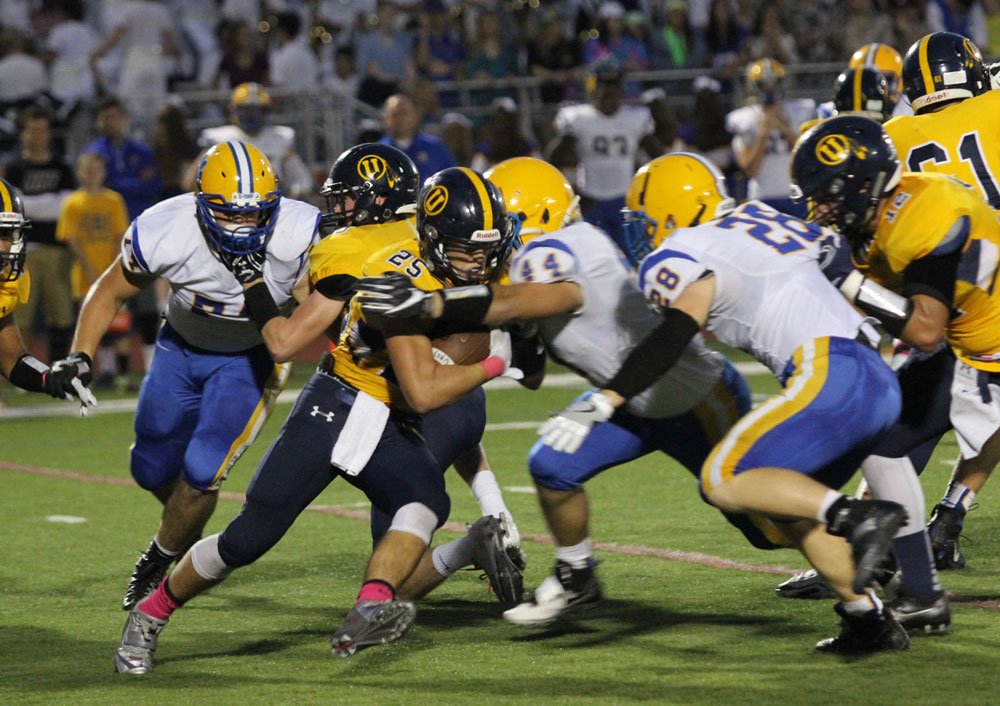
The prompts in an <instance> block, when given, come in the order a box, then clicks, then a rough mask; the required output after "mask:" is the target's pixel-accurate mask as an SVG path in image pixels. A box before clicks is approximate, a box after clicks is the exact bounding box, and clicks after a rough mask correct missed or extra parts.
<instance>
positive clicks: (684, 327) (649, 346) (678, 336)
mask: <svg viewBox="0 0 1000 706" xmlns="http://www.w3.org/2000/svg"><path fill="white" fill-rule="evenodd" d="M699 330H701V327H700V326H699V325H698V322H697V321H695V320H694V319H693V318H691V316H689V315H688V314H686V313H685V312H683V311H680V310H679V309H667V310H666V311H665V312H664V314H663V322H662V323H661V324H660V325H659V326H657V327H656V328H655V329H653V330H652V332H650V334H649V335H648V336H646V337H645V338H644V339H642V341H641V342H640V343H639V345H637V346H636V347H635V348H634V349H633V350H632V352H631V353H629V354H628V358H626V359H625V362H624V363H622V367H621V368H620V369H619V371H618V374H617V375H615V377H614V378H613V379H612V380H611V382H609V383H608V384H607V386H606V387H607V389H608V390H612V391H613V392H617V393H618V394H619V395H621V396H622V397H624V398H625V399H629V398H630V397H634V396H635V395H638V394H639V393H640V392H642V391H643V390H645V389H646V388H647V387H649V386H650V385H652V384H653V383H654V382H656V381H657V380H659V379H660V378H661V377H663V375H665V374H666V372H667V371H668V370H670V369H671V368H672V367H674V364H675V363H676V362H677V360H678V359H679V358H680V357H681V353H683V352H684V349H685V348H686V347H687V345H688V343H690V342H691V339H692V338H694V337H695V335H696V334H697V333H698V331H699Z"/></svg>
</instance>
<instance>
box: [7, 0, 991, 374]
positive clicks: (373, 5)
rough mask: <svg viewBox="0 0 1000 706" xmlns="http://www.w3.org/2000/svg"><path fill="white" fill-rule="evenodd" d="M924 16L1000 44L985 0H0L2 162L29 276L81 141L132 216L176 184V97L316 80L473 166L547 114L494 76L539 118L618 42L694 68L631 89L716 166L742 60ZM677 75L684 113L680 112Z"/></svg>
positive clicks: (49, 251) (181, 121) (388, 136)
mask: <svg viewBox="0 0 1000 706" xmlns="http://www.w3.org/2000/svg"><path fill="white" fill-rule="evenodd" d="M938 30H947V31H954V32H958V33H961V34H964V35H966V36H969V37H970V38H971V39H972V40H973V41H975V42H976V43H977V45H979V46H980V47H981V48H982V49H983V51H984V53H985V54H987V55H990V56H996V55H1000V0H505V1H502V2H501V1H499V0H215V1H214V2H213V1H206V0H161V1H157V0H86V1H85V0H0V174H2V175H4V176H6V177H7V178H9V179H11V180H12V181H13V182H14V183H15V185H16V186H18V187H20V188H21V189H22V190H24V192H25V194H26V197H28V198H26V203H31V204H33V208H35V209H36V211H37V213H36V215H35V216H34V219H35V222H36V230H35V231H34V232H33V234H32V239H33V241H34V245H33V246H32V250H33V252H34V253H35V254H34V256H33V257H32V258H31V259H33V260H34V263H31V262H29V267H31V268H33V272H32V274H33V275H34V274H35V271H37V272H38V275H39V278H40V279H42V273H43V271H45V269H46V268H49V269H53V268H55V269H57V270H59V271H60V272H62V271H64V270H66V271H68V269H67V268H68V267H69V264H68V263H69V259H68V258H67V252H68V250H67V242H68V243H69V244H70V245H72V244H73V242H74V240H73V239H74V238H80V237H83V235H82V234H81V233H76V234H70V236H68V238H69V240H68V241H64V240H63V239H62V238H61V237H58V238H57V237H56V236H55V229H56V225H57V223H58V221H59V217H60V206H59V202H61V200H63V199H65V197H66V196H67V195H68V194H69V193H71V191H72V189H74V188H76V187H77V186H78V185H79V186H81V187H83V188H85V189H89V191H88V193H91V194H92V195H94V194H98V191H97V187H95V186H94V185H90V186H86V185H83V183H82V182H78V181H77V179H75V178H74V176H73V168H72V165H73V164H74V163H76V162H77V157H78V156H79V155H81V154H83V153H93V154H96V155H98V156H99V160H98V162H99V164H98V163H96V162H95V163H93V164H91V163H90V162H88V163H87V164H86V165H85V166H87V167H88V168H89V171H90V172H94V173H97V172H100V173H102V174H106V177H105V180H104V184H105V186H106V187H107V188H108V189H111V190H113V191H115V192H118V193H119V194H121V195H122V196H123V197H124V203H125V205H126V207H127V210H128V216H129V217H130V218H131V217H134V216H135V215H137V213H138V212H139V211H141V210H142V208H144V207H145V206H147V205H149V204H151V203H154V202H156V201H158V200H160V199H162V198H166V197H168V196H171V195H174V194H177V193H179V192H180V191H182V190H184V188H185V187H188V188H189V184H186V183H185V174H187V175H190V173H191V171H192V164H193V163H194V162H195V160H196V159H197V156H198V152H199V149H198V146H197V135H196V134H192V131H191V130H189V129H188V128H187V127H186V120H189V119H190V118H191V117H192V116H191V114H190V111H189V109H188V107H186V106H185V103H184V101H183V100H180V99H179V98H178V97H177V94H178V93H182V94H183V93H185V92H187V91H197V90H199V89H209V90H212V89H214V90H218V91H220V92H226V93H227V94H228V91H229V90H231V89H232V88H234V87H235V86H237V85H240V84H244V83H246V82H254V83H257V84H260V85H261V86H264V87H268V88H272V89H273V88H278V89H279V92H281V91H284V92H285V93H287V92H289V91H291V92H294V91H300V90H301V91H313V92H315V91H317V90H325V91H328V92H331V93H336V94H341V95H343V96H345V97H346V96H349V97H350V98H352V99H356V100H358V101H361V102H363V103H367V104H369V105H371V106H373V107H374V108H377V109H379V110H380V111H381V114H382V115H383V120H382V121H380V122H371V121H358V122H357V124H355V125H353V126H352V128H354V131H353V133H352V134H351V138H352V139H358V140H363V139H370V140H377V139H385V140H386V141H388V142H390V143H393V144H399V145H400V146H402V147H404V148H405V149H407V151H408V152H411V153H412V154H413V155H414V157H415V159H416V160H417V161H418V165H419V166H420V168H421V171H422V172H423V171H428V173H430V172H432V171H434V170H435V169H436V168H437V166H436V165H439V164H444V163H445V162H447V163H449V164H450V163H455V162H457V163H459V164H464V165H473V166H475V167H476V168H479V169H485V168H487V167H488V166H490V165H491V164H494V163H496V162H498V161H500V160H502V159H504V158H506V157H511V156H517V155H519V154H533V155H540V154H543V153H544V151H545V150H544V147H545V145H546V143H547V142H548V141H549V139H550V137H551V133H548V134H547V133H546V128H547V127H549V128H550V127H551V120H547V126H546V125H542V124H535V125H534V126H533V131H534V132H533V134H531V131H530V130H529V131H528V133H526V132H525V127H526V125H525V123H524V121H522V120H520V117H521V110H520V106H519V105H518V103H517V102H516V101H517V100H518V99H519V98H521V97H523V94H519V93H518V92H517V91H516V90H515V89H514V88H513V87H512V85H511V82H510V81H508V79H520V78H524V77H532V78H534V79H535V80H536V81H537V86H536V88H535V91H534V93H533V94H532V95H533V97H534V100H535V101H536V102H539V103H540V104H542V105H544V106H549V107H550V111H549V112H548V113H547V114H546V115H547V116H548V117H550V116H551V115H553V114H554V113H555V110H556V108H557V107H558V106H559V105H560V104H563V103H566V102H573V101H584V100H586V97H585V94H584V91H583V88H582V84H583V81H582V79H583V77H584V75H585V73H586V67H588V66H589V65H592V63H593V62H595V61H599V60H601V59H604V58H607V57H614V58H615V59H617V61H618V62H619V63H620V64H621V65H622V66H624V67H625V68H626V70H628V71H629V72H636V71H645V70H670V69H695V70H702V73H703V74H704V75H702V76H700V77H698V78H697V79H693V80H692V79H690V78H684V79H683V81H681V82H680V83H678V81H671V82H665V83H662V84H661V85H660V86H659V87H658V88H654V89H653V90H652V91H646V92H645V93H643V92H642V90H641V88H648V87H649V86H641V87H640V86H639V85H638V84H633V83H630V84H629V85H628V86H626V94H627V98H628V100H629V101H630V102H634V103H638V102H642V103H644V104H646V105H647V106H649V107H650V109H651V111H652V113H653V116H654V118H655V123H656V133H655V134H656V137H657V138H658V139H659V140H660V142H662V143H663V144H664V145H666V146H667V147H668V148H674V149H678V148H681V149H683V148H686V149H692V150H697V151H699V152H702V153H704V154H709V155H712V156H713V158H716V161H718V162H719V163H720V164H723V165H724V164H726V162H727V159H728V160H729V161H730V162H731V161H732V160H731V157H729V158H727V157H726V155H725V153H726V152H727V150H729V140H730V136H729V135H728V134H727V133H726V131H725V115H726V113H727V112H728V111H729V110H731V109H733V108H735V107H737V106H736V104H735V100H736V96H737V95H738V91H734V90H733V89H734V87H737V86H738V85H739V82H740V78H741V76H742V72H743V69H744V67H745V66H746V65H747V63H748V62H750V61H752V60H754V59H758V58H763V57H769V58H774V59H778V60H779V61H781V62H783V63H785V64H796V63H799V62H834V63H841V64H846V62H847V60H848V58H849V56H850V55H851V53H852V52H853V51H854V50H855V49H857V48H858V47H859V46H862V45H864V44H865V43H868V42H876V41H878V42H884V43H887V44H890V45H892V46H894V47H896V48H897V49H899V50H900V51H901V52H905V50H906V49H907V47H909V46H910V44H911V43H912V42H913V41H915V40H916V39H918V38H919V37H921V36H923V35H924V34H926V33H928V32H931V31H938ZM685 76H690V74H685ZM677 90H683V91H684V92H685V93H686V95H687V96H688V97H689V98H691V101H690V102H689V103H688V106H690V105H691V103H693V110H691V109H690V108H689V109H688V110H678V109H677V107H676V105H675V103H674V100H673V96H674V95H676V91H677ZM224 105H225V102H220V109H219V110H218V112H217V113H216V117H218V119H219V122H220V123H224V122H225V121H226V116H225V113H224V111H223V110H222V107H223V106H224ZM469 107H472V108H474V109H475V110H471V111H465V110H463V109H464V108H469ZM201 117H204V116H201ZM313 166H315V165H313ZM78 171H79V170H78ZM43 176H44V178H42V177H43ZM314 176H316V177H317V178H320V177H321V176H322V175H321V174H319V173H318V172H317V174H316V175H314ZM29 177H30V178H29ZM19 182H23V183H19ZM94 232H95V233H96V232H97V231H96V230H95V231H94ZM94 237H95V238H96V237H97V236H94ZM69 249H70V250H72V252H73V253H76V254H78V253H79V251H80V248H79V247H77V246H76V245H72V247H71V248H69ZM78 264H79V263H78ZM84 269H85V270H87V271H86V274H87V275H92V274H93V272H91V271H89V269H87V268H86V267H85V268H84ZM53 277H55V275H51V274H50V275H48V276H47V278H48V279H49V280H51V279H53ZM78 278H79V275H78ZM40 284H41V282H40ZM49 290H50V288H49V287H47V286H46V287H45V288H44V289H43V288H40V289H39V290H38V291H39V295H38V296H37V297H35V296H33V297H32V299H33V300H36V302H38V303H39V304H40V306H41V312H40V314H39V320H41V319H43V318H44V321H45V323H46V324H47V328H48V330H49V336H48V340H49V342H50V343H51V344H52V347H53V349H54V351H53V355H55V357H58V355H57V354H58V351H60V350H62V349H63V348H65V345H66V343H67V341H66V340H65V339H67V337H68V335H69V326H70V324H71V320H70V315H69V311H70V309H69V305H68V304H67V303H66V299H67V297H68V296H69V295H68V291H69V290H68V286H67V287H63V289H58V288H51V291H49ZM76 296H79V291H77V292H76ZM153 311H155V304H154V305H153ZM26 312H27V315H28V316H30V315H32V313H33V312H32V311H31V310H30V309H28V308H26ZM136 313H137V314H138V316H137V318H138V319H140V320H141V319H142V318H148V317H143V316H141V310H140V311H137V312H136ZM22 328H24V329H25V330H30V322H28V323H27V325H23V326H22Z"/></svg>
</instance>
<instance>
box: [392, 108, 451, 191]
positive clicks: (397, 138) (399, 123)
mask: <svg viewBox="0 0 1000 706" xmlns="http://www.w3.org/2000/svg"><path fill="white" fill-rule="evenodd" d="M382 123H383V125H384V126H385V132H386V135H385V137H383V138H382V139H381V140H380V142H382V144H385V145H392V146H393V147H395V148H397V149H400V150H402V151H403V152H405V153H406V154H407V155H409V157H410V159H412V160H413V163H414V164H416V165H417V171H418V172H420V181H421V183H423V181H424V180H426V179H427V177H429V176H431V175H433V174H436V173H437V172H439V171H441V170H442V169H447V168H448V167H454V166H457V165H458V162H456V160H455V157H454V156H453V155H452V153H451V152H450V151H449V150H448V148H447V147H446V146H445V144H444V142H443V141H441V140H440V139H438V138H437V137H433V136H431V135H425V134H423V133H420V132H417V113H416V111H415V110H414V109H413V103H411V102H410V99H409V98H407V97H406V96H404V95H402V94H398V93H397V94H396V95H394V96H390V97H389V99H388V100H387V101H386V102H385V107H384V109H383V111H382Z"/></svg>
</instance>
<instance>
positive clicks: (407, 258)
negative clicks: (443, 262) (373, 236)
mask: <svg viewBox="0 0 1000 706" xmlns="http://www.w3.org/2000/svg"><path fill="white" fill-rule="evenodd" d="M419 253H420V246H419V245H418V243H417V240H416V238H415V237H412V238H411V239H409V240H407V241H404V242H399V243H396V244H394V245H390V246H389V247H387V248H383V249H382V250H379V251H378V252H376V253H374V254H373V255H371V256H370V257H369V258H368V259H367V260H366V261H365V263H364V266H363V267H362V272H361V273H362V274H363V275H366V276H367V275H381V274H385V273H387V272H399V273H401V274H404V275H406V276H407V277H409V278H410V281H412V282H413V284H414V285H416V286H417V287H419V288H420V289H423V290H425V291H433V290H435V289H441V288H442V286H443V285H442V284H441V282H440V281H438V280H437V279H436V278H435V277H434V276H433V275H432V274H431V273H430V271H429V270H428V269H427V265H426V263H424V261H423V260H421V259H420V257H419ZM333 356H334V369H335V371H336V374H337V376H338V377H340V378H341V379H343V380H344V381H345V382H347V383H348V384H350V385H351V386H353V387H354V388H356V389H358V390H362V391H363V392H366V393H368V394H369V395H371V396H372V397H374V398H375V399H377V400H380V401H382V402H385V403H386V404H388V405H389V406H391V407H395V408H397V409H402V410H407V411H408V410H409V405H407V403H406V400H405V398H404V397H403V393H402V390H400V389H399V385H398V384H397V383H396V377H395V374H394V373H393V371H392V365H391V360H390V359H389V352H388V350H387V349H386V346H385V338H384V336H383V335H382V332H381V331H380V330H379V329H378V328H376V327H375V326H374V325H372V322H369V321H368V320H366V318H365V316H364V313H363V312H362V311H361V307H360V306H359V305H358V304H357V302H356V301H354V300H352V301H351V304H350V308H349V310H348V312H347V318H346V319H345V321H344V326H343V328H342V329H341V334H340V341H339V342H338V343H337V347H336V348H335V349H334V351H333Z"/></svg>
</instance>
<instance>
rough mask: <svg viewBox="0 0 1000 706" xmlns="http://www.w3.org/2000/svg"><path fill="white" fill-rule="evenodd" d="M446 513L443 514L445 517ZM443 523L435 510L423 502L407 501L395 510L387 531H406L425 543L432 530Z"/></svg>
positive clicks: (428, 541)
mask: <svg viewBox="0 0 1000 706" xmlns="http://www.w3.org/2000/svg"><path fill="white" fill-rule="evenodd" d="M447 516H448V515H447V514H445V515H444V517H445V518H447ZM442 524H444V519H441V517H440V516H439V515H438V513H437V512H435V511H434V510H432V509H431V508H429V507H427V506H426V505H424V504H423V503H407V504H406V505H403V507H401V508H399V509H398V510H396V514H395V515H393V517H392V524H391V525H390V526H389V531H393V530H395V531H397V532H406V533H407V534H412V535H414V536H415V537H419V538H420V539H422V540H423V541H424V543H425V544H428V545H429V544H430V543H431V538H432V537H433V536H434V530H436V529H437V528H438V527H440V526H441V525H442Z"/></svg>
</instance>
